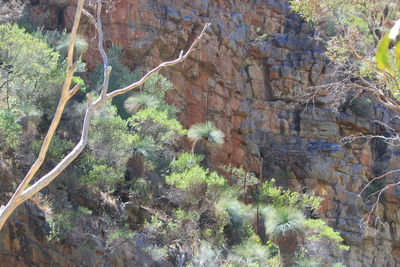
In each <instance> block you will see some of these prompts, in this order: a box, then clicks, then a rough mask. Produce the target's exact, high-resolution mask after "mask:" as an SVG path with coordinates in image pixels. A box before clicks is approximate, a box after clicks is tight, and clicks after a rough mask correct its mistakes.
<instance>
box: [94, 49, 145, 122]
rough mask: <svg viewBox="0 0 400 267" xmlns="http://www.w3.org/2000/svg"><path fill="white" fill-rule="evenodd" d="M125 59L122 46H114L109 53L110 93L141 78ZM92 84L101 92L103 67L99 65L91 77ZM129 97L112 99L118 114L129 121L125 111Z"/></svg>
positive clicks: (119, 96) (121, 96)
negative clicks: (126, 63) (125, 103)
mask: <svg viewBox="0 0 400 267" xmlns="http://www.w3.org/2000/svg"><path fill="white" fill-rule="evenodd" d="M123 57H124V52H123V50H122V48H121V47H120V46H117V45H113V46H112V47H111V48H110V49H109V51H108V60H109V65H110V66H112V72H111V74H110V80H109V87H108V92H112V91H115V90H117V89H120V88H123V87H125V86H127V85H129V84H131V83H132V82H134V81H136V80H138V79H139V77H140V73H133V72H132V71H131V70H130V69H129V67H127V66H126V65H125V64H124V63H123V61H122V59H123ZM90 80H91V84H92V87H93V88H96V90H99V88H101V85H102V84H103V65H102V64H98V65H96V68H95V70H94V72H93V73H92V75H91V77H90ZM128 97H129V94H122V95H118V96H116V97H114V98H113V99H112V104H113V105H115V106H116V107H117V110H118V114H119V115H120V116H121V117H122V118H124V119H127V118H129V117H130V114H128V113H127V112H126V111H125V108H124V102H125V100H126V99H127V98H128Z"/></svg>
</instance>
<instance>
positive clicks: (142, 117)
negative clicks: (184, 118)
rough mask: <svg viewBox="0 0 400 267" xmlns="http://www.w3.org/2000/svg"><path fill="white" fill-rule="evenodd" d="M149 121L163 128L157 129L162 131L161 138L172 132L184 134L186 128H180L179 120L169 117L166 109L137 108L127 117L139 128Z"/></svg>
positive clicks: (165, 137)
mask: <svg viewBox="0 0 400 267" xmlns="http://www.w3.org/2000/svg"><path fill="white" fill-rule="evenodd" d="M149 121H150V122H152V123H153V124H158V126H161V127H162V128H163V129H161V130H159V132H161V131H163V139H167V138H170V137H171V136H172V135H173V134H174V133H179V134H181V135H183V134H186V130H184V129H183V128H182V125H181V124H180V123H179V121H178V120H176V119H175V118H173V117H171V116H170V114H169V113H168V111H167V110H158V109H156V108H151V107H150V108H146V109H142V110H139V111H138V112H137V113H136V114H134V115H133V116H132V117H131V118H129V122H130V124H131V125H132V126H133V127H139V128H141V127H143V124H145V122H149Z"/></svg>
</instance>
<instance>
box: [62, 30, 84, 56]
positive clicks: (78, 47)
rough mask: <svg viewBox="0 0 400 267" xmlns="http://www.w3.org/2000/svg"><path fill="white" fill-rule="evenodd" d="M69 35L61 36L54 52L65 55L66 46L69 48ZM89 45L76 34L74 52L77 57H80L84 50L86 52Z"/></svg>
mask: <svg viewBox="0 0 400 267" xmlns="http://www.w3.org/2000/svg"><path fill="white" fill-rule="evenodd" d="M69 40H70V34H63V35H62V36H61V38H60V40H59V41H58V44H57V47H56V50H57V51H59V52H60V53H61V54H67V50H68V46H69ZM88 48H89V44H88V42H87V41H86V39H85V37H83V36H82V35H79V34H77V35H76V38H75V51H76V53H77V54H78V55H82V54H83V53H84V52H86V50H88Z"/></svg>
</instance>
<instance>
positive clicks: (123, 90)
mask: <svg viewBox="0 0 400 267" xmlns="http://www.w3.org/2000/svg"><path fill="white" fill-rule="evenodd" d="M210 25H211V23H207V24H206V25H205V26H204V27H203V29H202V31H201V33H200V34H199V36H198V37H197V38H196V39H195V40H194V42H193V43H192V45H191V46H190V48H189V49H188V51H187V52H186V53H184V51H181V52H180V53H179V57H178V58H177V59H175V60H172V61H166V62H163V63H161V64H160V65H158V66H157V67H155V68H154V69H152V70H150V71H149V72H148V73H146V74H145V75H144V76H143V78H141V79H140V80H139V81H137V82H134V83H132V84H130V85H128V86H126V87H124V88H121V89H117V90H115V91H112V92H110V93H108V94H107V95H106V97H105V98H104V99H102V100H100V101H99V100H96V102H95V103H94V105H95V106H96V107H97V106H99V105H101V104H102V103H103V102H105V101H107V100H109V99H111V98H113V97H115V96H117V95H121V94H124V93H126V92H128V91H131V90H132V89H134V88H137V87H138V86H140V85H142V84H144V82H145V81H146V80H147V79H148V78H149V77H150V76H151V75H153V74H154V73H156V72H157V71H159V70H161V69H163V68H166V67H170V66H173V65H176V64H178V63H180V62H182V61H184V60H185V59H186V58H188V57H189V55H190V54H191V53H192V52H193V50H194V48H195V47H196V45H197V44H198V42H199V41H200V40H201V39H202V38H203V36H204V34H205V32H206V30H207V28H208V27H209V26H210Z"/></svg>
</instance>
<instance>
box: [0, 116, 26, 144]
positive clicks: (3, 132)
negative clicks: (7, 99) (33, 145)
mask: <svg viewBox="0 0 400 267" xmlns="http://www.w3.org/2000/svg"><path fill="white" fill-rule="evenodd" d="M15 121H16V114H15V112H13V111H11V110H7V109H5V110H0V148H1V149H2V150H4V149H5V150H8V149H16V148H17V147H18V146H19V144H20V135H21V129H22V127H21V125H19V124H18V123H16V122H15Z"/></svg>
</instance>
